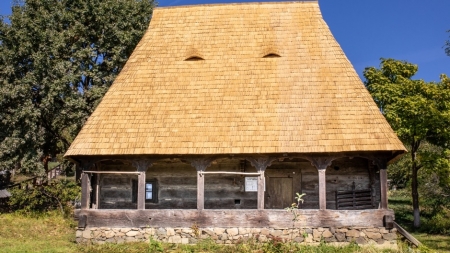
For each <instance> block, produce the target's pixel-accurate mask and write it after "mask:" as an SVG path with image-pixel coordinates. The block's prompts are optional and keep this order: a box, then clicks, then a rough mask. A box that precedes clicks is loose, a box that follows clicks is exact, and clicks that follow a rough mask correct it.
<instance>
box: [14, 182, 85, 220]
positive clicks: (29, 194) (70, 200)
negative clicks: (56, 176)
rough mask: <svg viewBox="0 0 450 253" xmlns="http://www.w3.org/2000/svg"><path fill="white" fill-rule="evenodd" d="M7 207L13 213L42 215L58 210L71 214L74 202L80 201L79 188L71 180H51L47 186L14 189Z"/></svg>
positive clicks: (64, 213)
mask: <svg viewBox="0 0 450 253" xmlns="http://www.w3.org/2000/svg"><path fill="white" fill-rule="evenodd" d="M11 195H12V196H11V198H10V200H9V205H10V207H11V209H12V210H13V211H19V212H25V213H42V212H47V211H51V210H59V211H60V212H61V213H62V214H63V215H70V214H72V211H73V210H72V209H73V205H74V202H75V201H77V200H78V201H80V199H81V187H80V186H78V185H77V183H76V182H75V181H73V180H53V181H51V182H50V183H49V184H48V185H43V186H37V187H34V188H32V189H19V188H15V189H13V190H12V191H11Z"/></svg>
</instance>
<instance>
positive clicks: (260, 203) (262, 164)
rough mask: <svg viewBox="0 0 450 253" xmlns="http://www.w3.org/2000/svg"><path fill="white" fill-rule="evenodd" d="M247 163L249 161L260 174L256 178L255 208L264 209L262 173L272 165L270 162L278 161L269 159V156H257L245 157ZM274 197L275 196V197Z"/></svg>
mask: <svg viewBox="0 0 450 253" xmlns="http://www.w3.org/2000/svg"><path fill="white" fill-rule="evenodd" d="M245 159H246V160H247V161H249V162H250V163H251V164H252V165H253V166H254V167H255V168H256V171H258V172H259V173H260V174H259V176H258V199H257V204H256V205H257V208H258V210H263V209H264V195H265V194H264V190H265V181H266V179H265V177H264V171H265V170H266V169H267V167H269V166H270V165H272V162H274V161H276V160H278V158H277V157H269V156H258V157H246V158H245ZM275 197H276V196H275Z"/></svg>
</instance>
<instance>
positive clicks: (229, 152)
mask: <svg viewBox="0 0 450 253" xmlns="http://www.w3.org/2000/svg"><path fill="white" fill-rule="evenodd" d="M404 152H405V148H404V146H403V144H402V143H401V142H400V141H399V139H398V138H397V136H396V134H395V133H394V132H393V130H392V129H391V127H390V126H389V124H388V123H387V122H386V120H385V119H384V117H383V116H382V114H381V113H380V111H379V110H378V108H377V106H376V104H375V103H374V101H373V100H372V98H371V96H370V94H369V93H368V92H367V90H366V89H365V87H364V85H363V83H362V82H361V80H360V78H359V77H358V75H357V73H356V72H355V70H354V68H353V66H352V65H351V63H350V62H349V61H348V59H347V58H346V56H345V55H344V53H343V51H342V49H341V48H340V46H339V44H338V43H337V42H336V40H335V39H334V37H333V35H332V34H331V32H330V29H329V28H328V26H327V24H326V23H325V21H324V20H323V18H322V15H321V12H320V9H319V4H318V2H317V1H304V2H274V3H243V4H215V5H193V6H179V7H178V6H177V7H167V8H156V9H155V10H154V14H153V17H152V20H151V22H150V26H149V29H148V31H147V32H146V33H145V35H144V37H143V38H142V40H141V41H140V43H139V44H138V46H137V47H136V49H135V51H134V52H133V54H132V55H131V57H130V59H129V60H128V62H127V63H126V65H125V67H124V69H123V70H122V71H121V73H120V74H119V76H118V77H117V79H116V80H115V82H114V84H113V85H112V86H111V88H110V89H109V91H108V92H107V93H106V95H105V96H104V98H103V100H102V102H101V103H100V104H99V106H98V107H97V109H96V110H95V112H94V113H93V114H92V115H91V116H90V118H89V119H88V121H87V122H86V124H85V125H84V127H83V129H82V130H81V131H80V133H79V134H78V136H77V137H76V139H75V140H74V141H73V143H72V145H71V147H70V148H69V150H68V151H67V153H66V154H65V157H66V158H68V159H70V160H72V161H74V162H76V163H77V164H78V165H79V167H80V168H81V170H82V174H81V181H82V203H81V210H78V211H77V216H78V217H79V219H80V220H79V227H80V231H79V232H78V233H77V237H78V238H79V239H80V240H81V241H82V240H94V239H95V238H97V239H98V238H100V237H102V238H103V239H104V240H109V239H111V238H112V239H111V240H112V241H114V240H115V241H118V240H119V239H117V238H122V237H120V236H123V234H130V232H129V231H137V230H142V231H144V232H143V235H141V237H139V236H136V233H131V234H132V235H133V236H135V238H144V237H145V238H147V237H148V235H151V236H156V237H157V236H162V237H158V238H159V239H162V240H168V241H171V242H183V243H186V242H188V241H189V242H192V240H194V239H193V238H194V237H195V235H197V236H210V237H213V238H214V239H217V240H218V241H219V242H223V243H232V242H234V241H235V239H236V238H240V237H239V236H241V239H242V237H243V236H244V237H245V236H248V237H252V236H255V234H258V235H257V237H258V238H260V239H261V238H264V236H266V237H267V236H270V235H271V236H283V235H285V234H289V233H291V234H292V233H297V234H298V233H300V232H301V231H303V230H301V229H303V228H310V230H307V231H306V233H309V232H311V231H312V232H311V233H310V234H311V237H312V238H313V239H311V240H313V241H314V240H316V239H317V238H316V237H317V236H316V234H314V235H313V232H314V231H318V233H319V232H320V237H321V238H334V239H330V240H329V241H333V240H335V241H342V240H346V241H349V240H350V239H348V238H350V237H352V236H351V235H347V234H345V233H347V232H345V231H353V228H355V227H358V228H367V229H368V230H367V231H366V233H365V234H366V235H367V234H368V233H371V232H370V231H372V232H373V229H374V228H376V229H378V230H376V231H377V232H376V233H378V234H380V235H381V238H382V239H383V238H384V237H383V236H384V235H383V233H384V234H389V233H390V231H389V230H386V231H384V230H382V228H383V227H385V226H388V227H389V226H390V225H391V224H390V222H389V221H392V219H393V216H394V213H393V211H392V210H389V209H388V208H387V178H386V177H387V176H386V175H387V174H386V166H387V164H388V163H389V162H390V161H391V160H392V159H395V158H396V157H397V156H399V155H400V154H402V153H404ZM296 193H306V196H305V197H304V200H305V201H304V203H303V204H302V205H301V206H300V209H299V210H298V214H299V216H298V219H297V220H296V221H295V222H293V221H292V215H291V214H289V213H288V212H286V211H285V210H284V208H286V207H288V206H291V204H292V203H293V202H294V201H295V199H294V197H295V194H296ZM386 221H387V222H386ZM100 228H103V229H105V228H111V229H112V230H111V231H115V233H116V234H115V236H110V237H108V235H107V233H106V232H105V231H100V232H99V229H100ZM292 228H296V230H295V229H294V230H289V231H288V232H286V231H284V230H282V229H292ZM121 229H122V230H121ZM130 229H135V230H130ZM136 229H137V230H136ZM147 229H150V230H151V231H150V232H149V231H147ZM161 229H162V230H161ZM177 229H178V230H177ZM183 229H184V230H183ZM189 229H190V230H189ZM208 229H209V230H208ZM215 229H216V230H218V231H219V232H218V233H215V232H216V231H215ZM221 229H222V230H221ZM236 229H237V230H236ZM241 229H242V231H244V232H242V233H241ZM246 229H247V230H246ZM264 229H266V230H267V231H269V232H267V233H268V234H265V232H264V231H266V230H264ZM280 229H281V230H280ZM299 229H300V230H299ZM314 229H318V230H314ZM336 229H337V230H336ZM339 229H341V230H342V229H344V230H342V231H344V239H342V238H341V239H342V240H341V239H339V238H338V237H339V236H338V235H337V233H339V232H336V231H339ZM383 229H384V228H383ZM193 230H194V232H195V233H194V232H192V231H193ZM278 230H280V231H281V232H276V231H278ZM86 231H87V232H86ZM95 231H97V232H95ZM145 231H147V232H145ZM158 231H159V232H158ZM161 231H163V232H161ZM164 231H166V232H164ZM172 231H175V232H172ZM177 231H179V233H178V232H177ZM182 231H190V232H189V233H187V232H186V233H185V234H183V233H184V232H182ZM198 231H203V232H198ZM205 231H206V232H205ZM207 231H213V232H214V233H212V232H211V233H209V232H207ZM221 231H222V232H223V231H225V233H227V238H225V239H223V238H222V232H221ZM227 231H229V233H228V232H227ZM236 231H237V232H236ZM252 231H253V232H252ZM273 231H275V232H273ZM295 231H296V232H295ZM299 231H300V232H299ZM324 231H328V232H330V233H328V232H324ZM125 232H126V233H125ZM160 232H161V233H160ZM235 232H236V233H235ZM245 232H248V233H245ZM303 232H304V233H305V231H303ZM165 233H166V234H165ZM197 233H198V234H197ZM202 233H203V234H202ZM205 233H206V235H205ZM279 233H282V234H279ZM314 233H315V232H314ZM348 233H349V232H348ZM186 234H190V235H191V237H189V236H188V235H186ZM325 234H326V235H325ZM329 234H331V236H328V235H329ZM359 234H360V233H359V232H358V236H356V235H355V236H354V238H359V237H360V236H359ZM378 234H377V235H376V236H374V238H370V236H369V237H367V236H366V237H364V240H365V241H366V242H367V241H369V240H377V239H379V237H380V236H379V235H378ZM144 235H145V236H144ZM142 236H144V237H142ZM164 236H166V237H164ZM183 236H184V237H183ZM116 237H117V238H116ZM308 237H309V236H306V237H304V238H306V239H307V238H308ZM391 237H392V236H391ZM105 238H106V239H105ZM114 238H116V239H114ZM171 238H172V239H171ZM186 238H188V239H186ZM230 238H231V239H230ZM291 238H299V237H298V236H296V235H294V236H292V235H291ZM122 239H123V238H122ZM122 239H120V240H122ZM306 239H305V240H306ZM99 240H100V239H99ZM296 240H300V241H301V240H302V239H301V238H300V239H296ZM391 241H392V240H391Z"/></svg>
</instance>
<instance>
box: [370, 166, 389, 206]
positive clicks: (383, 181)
mask: <svg viewBox="0 0 450 253" xmlns="http://www.w3.org/2000/svg"><path fill="white" fill-rule="evenodd" d="M372 160H373V164H374V165H376V166H377V167H378V169H379V170H380V197H381V203H380V204H381V206H380V207H381V209H387V208H388V197H387V189H388V186H387V163H388V161H389V159H388V158H386V157H377V158H373V159H372Z"/></svg>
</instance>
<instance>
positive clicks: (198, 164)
mask: <svg viewBox="0 0 450 253" xmlns="http://www.w3.org/2000/svg"><path fill="white" fill-rule="evenodd" d="M215 159H216V158H215V157H198V158H192V159H186V160H187V161H189V162H190V163H191V165H192V166H193V167H194V168H195V169H196V170H197V210H203V209H204V208H205V176H203V173H204V172H205V171H206V168H208V167H209V166H210V165H211V163H212V162H213V161H214V160H215Z"/></svg>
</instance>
